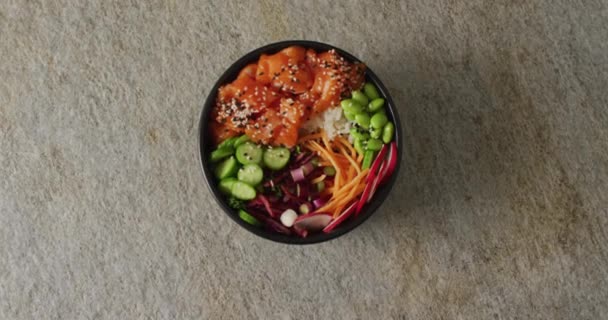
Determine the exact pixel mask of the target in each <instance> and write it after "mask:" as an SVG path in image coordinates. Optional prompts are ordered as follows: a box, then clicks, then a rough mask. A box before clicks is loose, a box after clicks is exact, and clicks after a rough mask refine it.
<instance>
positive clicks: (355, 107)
mask: <svg viewBox="0 0 608 320" xmlns="http://www.w3.org/2000/svg"><path fill="white" fill-rule="evenodd" d="M340 105H341V106H342V109H343V110H344V111H346V112H348V113H351V114H357V113H361V111H363V106H362V105H361V104H360V103H359V102H357V101H355V100H352V99H346V100H342V102H340Z"/></svg>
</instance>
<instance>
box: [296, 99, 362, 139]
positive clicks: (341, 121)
mask: <svg viewBox="0 0 608 320" xmlns="http://www.w3.org/2000/svg"><path fill="white" fill-rule="evenodd" d="M350 127H351V124H350V122H349V121H348V120H347V119H346V118H345V117H344V115H343V114H342V108H340V107H333V108H329V109H327V110H325V111H324V112H322V113H319V114H317V115H315V116H314V117H312V118H310V120H308V121H307V122H306V123H304V125H303V126H302V130H303V131H304V132H309V133H310V132H315V131H317V130H318V129H320V128H323V129H324V130H325V133H327V137H328V138H329V139H330V140H332V139H333V138H334V137H336V136H337V135H339V134H348V131H349V130H350Z"/></svg>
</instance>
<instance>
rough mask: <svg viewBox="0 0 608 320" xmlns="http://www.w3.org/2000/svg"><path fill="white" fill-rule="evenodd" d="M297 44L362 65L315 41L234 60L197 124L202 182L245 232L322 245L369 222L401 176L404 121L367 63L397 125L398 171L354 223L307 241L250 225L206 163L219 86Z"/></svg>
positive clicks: (282, 43)
mask: <svg viewBox="0 0 608 320" xmlns="http://www.w3.org/2000/svg"><path fill="white" fill-rule="evenodd" d="M294 45H297V46H302V47H305V48H311V47H312V48H313V49H315V50H316V51H321V50H322V51H326V50H331V49H333V50H336V52H338V53H339V54H340V55H341V56H342V57H344V58H345V59H347V60H349V61H351V62H362V61H361V60H359V59H358V58H357V57H355V56H354V55H352V54H350V53H349V52H347V51H345V50H343V49H340V48H338V47H336V46H333V45H330V44H327V43H323V42H318V41H312V40H284V41H279V42H273V43H270V44H267V45H264V46H262V47H259V48H256V49H254V50H251V51H249V52H248V53H246V54H244V55H243V56H241V57H240V58H239V59H237V60H236V61H234V62H233V63H232V64H231V65H230V66H229V67H228V68H227V69H226V70H225V71H224V72H223V73H222V75H221V76H220V77H219V78H218V79H217V80H216V82H215V84H214V85H213V87H212V88H211V89H210V91H209V93H208V94H207V98H206V99H205V101H204V103H203V106H202V108H201V113H200V117H199V125H198V132H197V134H198V157H199V161H200V164H201V169H202V173H203V179H204V180H205V183H206V185H207V188H208V189H209V191H211V194H212V195H213V198H214V199H215V201H216V202H217V203H218V204H219V206H220V208H221V209H222V210H223V211H224V213H225V214H226V215H228V217H230V218H231V219H232V220H233V221H235V222H236V223H237V224H238V225H240V226H241V227H242V228H244V229H245V230H247V231H249V232H251V233H253V234H255V235H257V236H259V237H261V238H263V239H267V240H270V241H273V242H278V243H285V244H297V245H304V244H315V243H321V242H326V241H329V240H333V239H336V238H338V237H340V236H342V235H344V234H346V233H348V232H350V231H352V230H354V229H356V228H357V227H358V226H360V225H361V224H362V223H363V222H365V221H366V220H367V219H369V217H370V216H371V215H372V214H374V213H375V212H376V211H377V210H378V209H379V208H380V206H381V205H382V204H383V203H384V201H385V200H386V198H387V197H388V194H389V193H390V191H391V190H392V188H393V186H394V184H395V182H396V181H397V176H398V174H399V169H400V166H401V161H402V153H403V152H402V150H403V144H404V143H403V135H402V131H401V121H400V119H399V115H398V113H397V110H396V107H395V103H394V101H393V99H392V97H391V95H390V94H389V92H388V89H387V88H386V86H385V85H384V83H382V81H381V80H380V78H378V76H377V75H376V74H375V73H374V72H373V71H372V70H371V69H370V68H369V66H368V65H367V64H366V70H365V78H366V82H367V81H369V82H372V83H373V84H374V85H375V86H376V88H378V90H379V91H380V92H381V94H382V97H383V98H384V99H385V100H386V106H387V113H388V114H389V118H391V119H392V120H393V123H394V124H395V137H394V139H393V141H396V143H397V159H398V160H397V166H396V167H395V171H394V172H393V174H392V176H391V177H390V180H389V181H388V182H387V183H385V184H384V185H382V186H380V187H379V188H378V189H377V191H376V194H375V196H374V198H373V199H372V201H371V202H370V203H368V204H366V205H365V207H364V208H363V210H362V211H361V213H360V214H359V216H358V217H357V219H354V220H353V219H349V220H350V221H349V222H348V223H346V224H343V225H342V226H340V227H338V228H336V229H334V230H333V231H332V232H330V233H323V232H320V233H315V234H313V235H310V236H308V237H306V238H301V237H294V236H287V235H283V234H279V233H272V232H269V231H266V230H264V229H262V228H259V227H256V226H253V225H250V224H248V223H247V222H245V221H243V220H242V219H240V218H239V217H238V215H237V214H236V211H235V210H234V209H232V208H230V207H228V205H227V204H226V201H225V200H224V199H223V195H222V194H221V193H220V192H219V189H218V187H217V186H216V185H214V181H215V177H214V176H213V173H212V172H211V169H210V168H209V161H208V160H207V157H206V156H205V155H206V154H208V153H209V152H210V149H211V148H210V147H208V146H207V145H206V144H205V138H204V134H205V130H206V127H207V126H206V123H207V122H208V120H209V115H210V112H209V111H210V109H211V108H212V106H213V104H214V103H215V99H216V97H217V91H218V89H219V87H220V86H222V85H224V84H226V83H228V82H230V81H232V80H233V79H234V78H236V76H237V74H238V72H239V71H240V70H241V69H242V68H243V67H244V66H246V65H247V64H248V63H251V62H253V61H256V60H258V59H259V57H260V55H261V54H263V53H274V52H278V51H280V50H282V49H284V48H286V47H289V46H294Z"/></svg>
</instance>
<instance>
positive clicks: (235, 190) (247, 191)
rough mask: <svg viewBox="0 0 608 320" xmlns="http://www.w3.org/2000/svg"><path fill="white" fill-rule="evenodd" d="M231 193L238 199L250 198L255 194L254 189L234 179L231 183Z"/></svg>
mask: <svg viewBox="0 0 608 320" xmlns="http://www.w3.org/2000/svg"><path fill="white" fill-rule="evenodd" d="M231 193H232V195H233V196H234V197H235V198H237V199H240V200H251V199H253V198H255V195H256V192H255V189H254V188H253V187H252V186H250V185H249V184H247V183H245V182H243V181H236V182H235V183H234V184H233V185H232V189H231Z"/></svg>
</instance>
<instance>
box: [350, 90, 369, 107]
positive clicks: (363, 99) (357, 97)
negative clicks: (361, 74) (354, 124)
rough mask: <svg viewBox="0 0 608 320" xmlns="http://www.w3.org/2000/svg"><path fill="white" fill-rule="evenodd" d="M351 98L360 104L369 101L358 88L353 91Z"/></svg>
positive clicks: (364, 104)
mask: <svg viewBox="0 0 608 320" xmlns="http://www.w3.org/2000/svg"><path fill="white" fill-rule="evenodd" d="M353 100H355V101H357V102H359V103H360V104H361V105H362V106H366V105H367V104H368V103H369V99H368V98H367V96H366V95H364V94H363V92H361V91H359V90H356V91H353Z"/></svg>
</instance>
